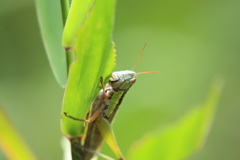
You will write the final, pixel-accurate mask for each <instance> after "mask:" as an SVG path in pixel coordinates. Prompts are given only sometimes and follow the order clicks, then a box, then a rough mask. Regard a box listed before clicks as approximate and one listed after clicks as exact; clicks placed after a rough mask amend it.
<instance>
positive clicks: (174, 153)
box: [128, 81, 222, 160]
mask: <svg viewBox="0 0 240 160" xmlns="http://www.w3.org/2000/svg"><path fill="white" fill-rule="evenodd" d="M221 88H222V83H221V82H220V81H215V82H214V83H213V85H212V87H211V89H210V91H209V94H208V98H207V100H206V101H205V103H203V104H201V105H199V106H197V107H195V108H193V109H192V110H191V111H190V112H188V113H187V114H186V115H185V116H183V117H182V118H181V119H180V120H179V121H177V122H175V123H173V124H169V125H166V126H164V127H161V128H159V129H158V130H156V131H155V132H152V133H149V134H147V135H145V136H144V137H143V138H142V139H141V140H140V141H139V142H137V143H136V144H135V145H133V146H132V147H131V149H130V151H129V154H128V159H131V160H134V159H139V158H140V159H141V158H143V159H144V158H147V159H156V158H157V159H164V160H181V159H184V158H186V157H187V156H189V155H190V154H191V153H192V152H193V151H195V150H197V149H200V148H201V147H202V146H203V144H204V142H205V139H206V137H207V134H208V132H209V130H210V126H211V123H212V121H213V117H214V113H215V110H216V106H217V102H218V100H219V97H220V93H221Z"/></svg>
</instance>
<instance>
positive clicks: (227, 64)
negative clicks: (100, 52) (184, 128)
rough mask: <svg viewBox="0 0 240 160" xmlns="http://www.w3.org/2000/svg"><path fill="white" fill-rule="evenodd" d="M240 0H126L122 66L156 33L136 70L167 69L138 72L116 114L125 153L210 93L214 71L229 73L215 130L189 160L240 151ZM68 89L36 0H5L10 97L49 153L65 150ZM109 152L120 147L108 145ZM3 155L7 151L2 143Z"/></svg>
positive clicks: (119, 21) (235, 155)
mask: <svg viewBox="0 0 240 160" xmlns="http://www.w3.org/2000/svg"><path fill="white" fill-rule="evenodd" d="M239 6H240V1H239V0H228V1H225V0H201V1H190V0H182V1H178V0H171V1H169V0H160V1H158V0H150V1H137V0H131V1H129V0H120V1H118V5H117V12H116V21H115V29H114V32H113V39H114V42H115V43H116V49H117V66H116V70H125V69H131V68H132V67H133V66H134V64H135V62H136V59H137V57H138V54H139V53H140V51H141V49H142V47H143V44H144V43H145V41H148V45H147V48H146V49H145V52H144V55H143V56H142V59H141V61H140V62H139V65H138V66H137V68H136V69H135V71H137V72H140V71H159V73H157V74H146V75H139V76H138V80H137V83H136V84H135V86H134V87H133V88H131V90H130V91H129V93H128V94H127V96H126V98H125V100H124V102H123V104H122V105H121V109H120V111H119V113H118V115H117V118H116V120H115V122H114V130H115V133H116V137H117V140H118V142H119V145H120V147H121V148H122V150H123V153H124V154H125V155H126V153H127V151H128V148H130V146H131V144H132V143H134V142H136V141H137V140H138V139H139V138H141V137H142V136H143V135H144V134H145V133H148V132H150V131H151V130H154V129H155V128H157V127H159V126H160V125H163V124H167V123H170V122H174V121H176V120H177V119H178V118H179V117H181V116H182V115H184V113H186V112H187V111H188V110H189V109H190V108H191V107H193V106H194V105H196V104H198V103H200V102H202V101H203V100H204V98H205V95H206V93H207V91H208V88H209V86H210V83H211V80H212V78H213V77H214V76H216V75H220V76H222V77H224V79H225V87H224V90H223V94H222V98H221V100H220V102H219V107H218V110H217V113H216V117H215V122H214V124H213V127H212V130H211V132H210V134H209V137H208V140H207V142H206V145H205V147H204V148H203V149H202V150H201V151H199V152H197V153H195V154H193V155H191V156H190V157H189V158H188V160H203V159H204V160H226V159H228V160H237V159H240V152H239V149H240V122H239V121H240V116H239V114H240V63H239V61H240V19H239V17H240V9H239ZM62 97H63V89H61V88H60V86H59V85H58V84H57V82H56V81H55V79H54V77H53V74H52V72H51V69H50V66H49V63H48V60H47V57H46V54H45V51H44V48H43V44H42V41H41V37H40V31H39V27H38V23H37V17H36V11H35V4H34V1H32V0H21V1H18V0H13V1H2V2H1V9H0V102H1V104H2V105H3V106H4V110H5V112H6V113H7V114H8V116H9V118H10V119H11V121H12V123H13V124H14V125H15V127H16V128H17V130H18V131H19V133H20V134H21V136H22V137H23V138H24V139H25V141H26V142H27V144H28V145H29V147H30V148H31V149H32V151H33V152H34V153H35V154H36V156H37V157H38V158H39V159H41V160H53V159H62V150H61V147H60V139H61V130H60V119H61V116H60V111H61V103H62ZM159 145H161V144H159ZM156 151H157V148H156ZM102 152H103V153H106V154H109V155H112V153H111V151H109V148H108V147H107V146H106V144H104V147H103V151H102ZM113 157H114V156H113ZM0 159H5V157H4V155H3V154H2V153H1V152H0Z"/></svg>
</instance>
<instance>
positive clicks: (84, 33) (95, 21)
mask: <svg viewBox="0 0 240 160" xmlns="http://www.w3.org/2000/svg"><path fill="white" fill-rule="evenodd" d="M81 2H82V3H84V1H81ZM72 5H73V4H72ZM83 5H84V4H83ZM72 7H73V6H72ZM114 13H115V1H114V0H108V1H101V0H96V1H95V3H94V6H93V7H92V10H91V12H90V13H89V15H88V18H87V20H86V21H85V23H84V25H83V27H82V28H81V29H80V30H79V32H78V33H77V36H76V42H75V44H74V52H75V54H76V60H75V62H74V63H73V64H72V65H71V67H70V72H69V79H68V84H67V87H66V91H65V95H64V102H63V110H62V113H63V112H66V113H68V114H69V115H71V116H73V117H76V118H81V119H84V118H85V117H86V113H87V111H88V109H89V108H90V106H91V103H92V101H93V100H94V98H95V97H96V96H97V94H98V93H99V91H100V89H101V85H100V81H99V79H100V77H103V79H104V82H105V83H106V82H107V81H108V79H109V76H110V75H111V73H112V71H113V68H114V63H115V55H114V54H115V51H114V45H113V44H112V42H111V34H112V29H113V21H114ZM62 115H63V114H62ZM83 125H84V123H83V122H79V121H74V120H72V119H70V118H68V117H65V116H64V115H63V119H62V132H63V133H64V134H65V135H67V136H70V137H77V136H81V135H82V134H83V129H84V128H83V127H84V126H83Z"/></svg>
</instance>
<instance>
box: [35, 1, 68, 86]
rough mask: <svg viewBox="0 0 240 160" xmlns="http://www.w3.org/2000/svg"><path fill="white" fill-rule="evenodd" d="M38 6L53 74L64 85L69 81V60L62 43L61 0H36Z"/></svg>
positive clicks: (43, 36) (44, 41) (44, 42)
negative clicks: (67, 60)
mask: <svg viewBox="0 0 240 160" xmlns="http://www.w3.org/2000/svg"><path fill="white" fill-rule="evenodd" d="M36 8H37V14H38V21H39V25H40V30H41V35H42V39H43V44H44V47H45V49H46V53H47V56H48V59H49V62H50V65H51V68H52V70H53V74H54V76H55V77H56V79H57V81H58V83H59V84H60V85H61V86H62V87H64V86H65V85H66V82H67V62H66V55H65V50H64V48H63V47H62V44H61V37H62V32H63V20H62V12H61V4H60V1H49V0H36Z"/></svg>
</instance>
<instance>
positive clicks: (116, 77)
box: [109, 73, 119, 83]
mask: <svg viewBox="0 0 240 160" xmlns="http://www.w3.org/2000/svg"><path fill="white" fill-rule="evenodd" d="M118 80H119V78H118V76H117V75H116V74H114V73H113V74H112V76H111V77H110V80H109V82H110V83H114V82H117V81H118Z"/></svg>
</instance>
